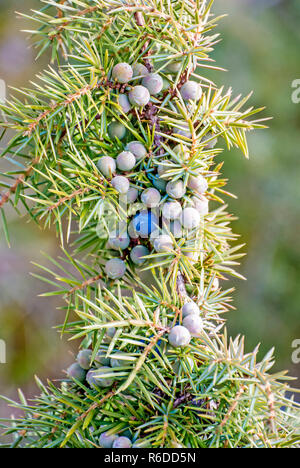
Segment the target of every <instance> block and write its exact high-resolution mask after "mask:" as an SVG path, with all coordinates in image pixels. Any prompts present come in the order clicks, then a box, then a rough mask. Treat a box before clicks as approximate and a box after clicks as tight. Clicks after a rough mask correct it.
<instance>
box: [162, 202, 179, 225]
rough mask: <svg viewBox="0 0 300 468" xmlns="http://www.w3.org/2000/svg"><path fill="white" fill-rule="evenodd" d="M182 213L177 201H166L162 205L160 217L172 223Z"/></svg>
mask: <svg viewBox="0 0 300 468" xmlns="http://www.w3.org/2000/svg"><path fill="white" fill-rule="evenodd" d="M181 213H182V207H181V205H180V203H179V202H178V201H175V200H174V201H168V202H166V203H164V204H163V207H162V215H163V217H164V218H165V219H168V220H171V221H173V220H174V219H179V218H180V216H181Z"/></svg>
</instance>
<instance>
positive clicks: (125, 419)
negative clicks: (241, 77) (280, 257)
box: [0, 0, 299, 448]
mask: <svg viewBox="0 0 300 468" xmlns="http://www.w3.org/2000/svg"><path fill="white" fill-rule="evenodd" d="M212 4H213V1H212V0H211V1H206V0H185V1H184V0H176V1H174V0H60V1H58V0H44V1H43V2H42V5H41V10H40V11H35V12H34V13H33V16H32V19H33V20H34V22H35V24H36V30H34V31H30V32H31V33H32V35H33V37H34V38H35V46H36V48H37V49H38V56H40V55H41V54H42V53H44V52H45V51H48V50H49V49H50V50H51V56H52V64H51V66H49V68H48V69H47V70H45V71H44V72H43V73H41V74H40V76H38V77H37V79H36V80H35V83H33V87H32V88H31V89H21V90H20V89H19V90H15V97H12V98H11V99H10V101H9V102H8V103H7V104H6V105H4V106H2V109H3V111H4V113H5V116H6V120H5V121H4V122H2V124H1V126H2V128H3V135H4V134H5V133H7V132H8V133H10V134H11V135H12V137H11V140H10V143H9V144H8V145H7V146H6V149H5V150H4V151H3V153H2V155H1V157H2V158H5V159H6V160H7V161H9V162H10V163H11V165H12V168H11V170H10V171H9V172H7V173H4V174H2V178H3V181H2V182H1V185H2V187H3V191H2V194H1V198H0V208H1V213H2V220H3V226H4V232H5V233H6V236H7V238H8V239H9V233H8V228H7V223H6V218H5V214H4V210H5V208H6V206H7V205H8V204H10V205H11V206H12V207H13V208H14V209H16V210H17V211H19V209H21V208H22V210H24V208H25V210H26V211H27V213H28V215H29V216H30V217H31V218H32V219H33V220H34V221H35V222H37V223H39V224H40V225H42V226H43V227H44V228H48V227H50V226H51V225H54V226H55V228H56V231H57V235H58V239H59V242H60V244H61V247H62V255H61V257H60V258H59V259H53V258H50V257H48V259H47V261H46V266H40V268H41V270H42V273H41V274H39V275H37V276H38V278H40V279H42V280H44V281H45V282H46V283H47V285H48V290H49V291H48V292H47V294H46V295H51V294H53V295H61V297H62V299H63V301H64V302H63V304H64V305H63V307H62V313H65V319H64V321H63V324H62V326H61V329H60V331H61V333H63V334H65V335H66V337H68V338H70V339H75V340H77V342H78V343H79V350H78V356H77V360H76V362H75V363H70V367H69V369H68V370H67V371H66V377H65V378H63V379H62V380H61V381H60V382H59V383H55V385H54V383H51V382H48V384H47V385H46V386H45V385H44V384H43V383H42V382H41V381H40V380H38V379H37V384H38V387H39V389H40V396H38V397H37V398H36V399H35V400H34V401H31V402H27V401H26V399H25V397H24V395H23V394H22V393H20V403H15V402H12V401H8V403H9V404H10V405H12V406H13V407H16V408H18V409H19V410H20V409H21V410H23V414H24V416H23V417H18V419H15V420H13V422H12V423H10V422H9V421H8V422H7V421H2V426H3V427H5V428H6V432H7V433H8V434H10V435H11V437H12V439H13V442H12V447H17V446H23V447H34V448H57V447H68V448H100V447H105V448H110V447H113V448H126V447H136V448H139V447H147V448H159V447H161V448H172V447H173V448H175V447H192V448H202V447H207V448H219V447H220V448H225V447H228V448H233V447H250V448H262V447H267V448H271V447H290V446H297V445H298V444H299V408H298V406H297V404H296V403H294V402H293V401H292V400H291V399H290V398H288V396H287V391H288V390H289V385H288V381H289V380H290V378H289V377H288V376H287V375H286V373H285V372H282V373H277V374H275V375H274V374H272V373H271V372H270V370H271V368H272V366H273V364H274V358H273V352H272V351H271V352H270V353H268V354H267V355H266V356H265V357H264V358H263V360H262V361H258V360H257V354H258V347H257V348H256V349H255V350H254V351H253V352H252V353H250V354H246V353H245V352H244V340H243V338H241V337H237V338H236V339H231V338H228V337H227V334H226V329H225V328H224V324H225V317H224V314H225V313H226V312H227V311H229V310H230V309H231V308H232V305H231V297H230V295H231V293H232V290H230V289H226V281H225V280H226V279H228V278H230V277H231V276H235V277H241V275H240V274H239V273H238V272H236V270H235V268H236V265H238V261H239V259H240V258H241V257H242V255H243V254H242V253H241V251H240V249H241V247H242V246H240V245H238V244H237V236H236V235H235V234H234V233H233V232H232V230H231V226H230V223H231V221H232V220H233V217H232V216H231V215H230V214H228V212H227V210H226V205H225V201H224V199H226V198H228V196H232V195H231V194H230V193H228V192H226V190H225V185H226V180H224V179H223V178H222V174H221V170H222V162H221V161H220V154H221V153H222V151H223V149H222V148H224V147H227V149H228V150H229V149H230V148H232V147H239V148H240V149H241V151H242V153H244V155H245V156H246V157H248V147H247V140H246V135H247V132H248V131H250V130H253V129H261V128H264V122H263V120H264V119H257V117H256V114H257V113H258V112H260V111H261V110H262V109H254V108H253V107H251V106H247V102H248V99H249V98H250V95H249V96H247V97H246V98H242V97H240V96H239V97H234V96H233V94H232V90H231V89H229V90H225V89H223V88H218V87H217V85H216V84H215V83H213V82H211V81H210V79H209V78H208V76H207V75H208V73H207V72H208V70H209V69H210V68H214V69H216V68H217V67H216V66H215V64H214V62H213V60H212V59H211V58H210V53H211V51H212V50H213V48H214V46H215V44H216V43H217V42H218V41H219V36H218V34H217V33H216V32H215V27H216V25H217V22H218V20H219V18H216V17H215V16H214V15H213V14H212V12H211V8H212ZM3 135H2V136H3ZM224 143H225V145H224ZM250 312H251V304H249V313H250Z"/></svg>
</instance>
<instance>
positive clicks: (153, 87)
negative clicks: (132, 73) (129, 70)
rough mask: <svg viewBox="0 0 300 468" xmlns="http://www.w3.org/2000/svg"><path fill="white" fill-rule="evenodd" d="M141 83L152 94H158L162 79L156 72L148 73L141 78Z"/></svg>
mask: <svg viewBox="0 0 300 468" xmlns="http://www.w3.org/2000/svg"><path fill="white" fill-rule="evenodd" d="M142 85H143V86H145V88H147V89H148V91H149V93H150V94H151V95H152V96H155V95H156V94H159V93H160V92H161V90H162V88H163V79H162V77H161V76H160V75H158V74H157V73H149V74H148V75H147V76H145V78H143V81H142Z"/></svg>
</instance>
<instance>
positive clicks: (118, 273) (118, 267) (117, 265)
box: [105, 258, 126, 280]
mask: <svg viewBox="0 0 300 468" xmlns="http://www.w3.org/2000/svg"><path fill="white" fill-rule="evenodd" d="M105 273H106V275H107V276H108V277H109V278H110V279H113V280H116V279H120V278H123V276H124V275H125V273H126V265H125V262H124V261H123V260H121V259H120V258H112V259H111V260H108V262H107V263H106V265H105Z"/></svg>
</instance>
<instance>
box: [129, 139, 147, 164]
mask: <svg viewBox="0 0 300 468" xmlns="http://www.w3.org/2000/svg"><path fill="white" fill-rule="evenodd" d="M125 149H126V151H130V152H131V153H132V154H133V155H134V156H135V157H136V160H137V161H140V160H141V159H143V158H144V157H145V156H146V154H147V150H146V148H145V146H144V145H143V144H142V143H141V142H139V141H130V142H129V143H128V144H127V145H126V148H125Z"/></svg>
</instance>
